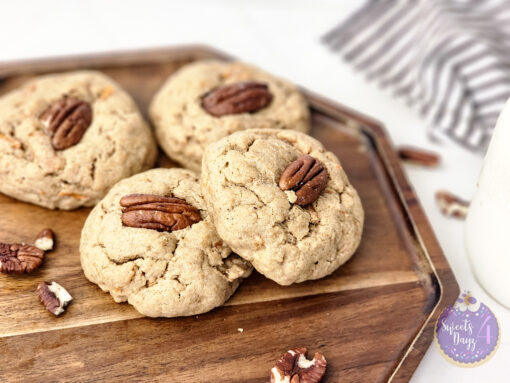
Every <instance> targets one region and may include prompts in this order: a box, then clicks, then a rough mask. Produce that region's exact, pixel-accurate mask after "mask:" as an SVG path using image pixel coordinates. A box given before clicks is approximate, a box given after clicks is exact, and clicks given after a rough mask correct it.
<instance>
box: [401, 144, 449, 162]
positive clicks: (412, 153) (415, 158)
mask: <svg viewBox="0 0 510 383" xmlns="http://www.w3.org/2000/svg"><path fill="white" fill-rule="evenodd" d="M398 156H399V157H400V159H401V160H403V161H409V162H412V163H415V164H418V165H422V166H429V167H435V166H438V165H439V161H440V157H439V155H438V154H437V153H434V152H431V151H428V150H423V149H420V148H416V147H413V146H401V147H400V148H399V149H398Z"/></svg>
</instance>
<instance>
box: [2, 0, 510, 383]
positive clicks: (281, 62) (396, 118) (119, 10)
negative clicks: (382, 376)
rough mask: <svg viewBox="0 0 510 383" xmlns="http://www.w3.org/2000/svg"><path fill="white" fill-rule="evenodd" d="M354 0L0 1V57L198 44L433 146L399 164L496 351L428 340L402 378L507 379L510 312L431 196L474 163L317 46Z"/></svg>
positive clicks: (463, 182)
mask: <svg viewBox="0 0 510 383" xmlns="http://www.w3.org/2000/svg"><path fill="white" fill-rule="evenodd" d="M358 4H360V2H359V1H354V0H351V1H347V0H343V1H336V0H319V1H305V0H292V1H291V0H281V1H275V0H259V1H251V2H250V1H241V0H218V1H196V0H193V1H179V2H172V1H163V0H161V1H155V0H145V1H139V2H135V1H128V0H109V1H100V0H92V1H90V0H89V1H85V0H84V1H77V0H67V1H65V0H60V1H57V0H45V1H37V0H18V1H16V2H2V4H1V6H0V9H1V13H2V16H3V17H2V23H0V43H1V44H0V46H1V47H2V48H1V50H0V61H9V60H19V59H24V58H34V57H48V56H56V55H64V54H65V55H67V54H75V53H87V52H109V51H115V50H125V49H130V50H131V49H136V48H144V47H162V46H168V45H175V44H188V43H201V44H208V45H211V46H213V47H216V48H219V49H221V50H224V51H226V52H228V53H231V54H233V55H235V56H237V57H239V58H242V59H243V60H246V61H250V62H253V63H255V64H257V65H259V66H261V67H263V68H265V69H266V70H269V71H272V72H274V73H276V74H278V75H280V76H283V77H286V78H288V79H290V80H292V81H294V82H296V83H298V84H300V85H303V86H305V87H306V88H309V89H311V90H313V91H315V92H317V93H320V94H322V95H324V96H327V97H329V98H331V99H333V100H335V101H337V102H340V103H343V104H345V105H347V106H349V107H352V108H354V109H357V110H359V111H362V112H363V113H365V114H368V115H370V116H373V117H374V118H376V119H378V120H380V121H382V122H383V123H384V124H385V126H386V128H387V130H388V132H389V134H390V136H391V138H392V140H393V142H394V143H395V144H414V145H418V146H422V147H424V148H430V149H433V150H436V151H440V152H441V155H442V165H441V166H440V168H439V169H434V170H430V169H423V168H419V167H412V166H406V172H407V174H408V176H409V178H410V180H411V182H412V184H413V185H414V187H415V189H416V191H417V194H418V197H419V199H420V201H421V203H422V205H423V207H424V209H425V212H426V213H427V216H428V218H429V219H430V221H431V223H432V226H433V228H434V230H435V232H436V235H437V237H438V239H439V242H440V243H441V246H442V248H443V250H444V252H445V254H446V257H447V259H448V261H449V262H450V265H451V267H452V269H453V271H454V273H455V276H456V277H457V280H458V282H459V285H460V287H461V289H466V290H470V291H471V292H472V293H473V294H474V295H475V296H476V297H477V298H479V299H480V300H481V301H482V302H484V303H485V304H487V305H488V306H489V307H490V308H491V309H492V310H493V312H494V313H495V314H496V316H497V317H498V319H499V322H500V325H501V331H502V338H501V344H500V347H499V350H498V351H497V352H496V354H495V355H494V357H493V358H492V359H491V360H490V361H489V362H487V363H485V364H484V365H482V366H479V367H476V368H461V367H457V366H454V365H452V364H450V363H449V362H447V361H446V360H444V359H443V357H442V356H441V355H440V354H439V352H438V350H437V349H436V347H435V346H434V345H432V346H431V347H430V349H429V351H428V352H427V354H426V355H425V357H424V359H423V361H422V363H421V364H420V366H419V367H418V369H417V371H416V373H415V375H414V377H413V379H412V381H413V382H415V383H417V382H431V381H434V382H436V383H439V382H450V381H454V382H507V381H508V380H509V378H508V372H509V371H510V367H509V365H508V360H509V357H510V338H508V336H507V335H506V334H507V333H508V332H510V310H508V309H505V308H504V307H503V306H500V305H499V304H498V303H496V302H495V301H494V300H492V299H491V298H490V297H489V296H488V295H487V294H486V293H485V292H484V291H483V290H482V289H481V287H480V286H479V284H478V283H477V282H476V281H475V279H474V277H473V274H472V272H471V270H470V267H469V264H468V261H467V258H466V253H465V250H464V246H463V222H462V221H458V220H455V219H449V218H445V217H444V216H442V215H441V214H440V212H439V211H438V209H437V207H436V205H435V202H434V193H435V191H436V190H438V189H440V188H447V189H449V190H451V191H452V192H455V193H457V194H458V195H460V196H462V197H465V198H466V199H469V198H471V196H472V194H473V192H474V188H475V185H476V179H477V177H478V173H479V171H480V167H481V163H482V159H481V158H480V157H479V156H476V155H473V154H470V153H468V152H466V151H464V150H462V149H459V148H457V147H455V146H452V145H450V144H448V145H446V144H445V145H441V146H440V145H438V144H435V143H432V142H430V141H429V140H428V139H427V136H426V128H425V122H424V121H423V120H422V119H420V118H419V117H418V116H417V115H416V114H415V113H414V112H413V111H412V110H410V109H408V108H407V107H406V105H405V104H404V103H403V102H401V101H398V100H395V99H394V98H392V96H391V95H390V94H388V93H385V92H384V91H381V90H380V89H378V88H377V87H376V86H375V85H374V84H373V83H368V82H367V81H365V79H364V78H363V76H362V75H360V74H359V73H356V72H354V71H353V70H352V68H351V67H349V66H348V65H347V64H345V63H344V62H342V61H341V59H340V58H339V57H337V56H335V55H333V54H331V53H330V52H329V51H328V50H327V49H326V48H325V47H324V46H323V45H321V43H320V36H322V35H323V34H324V33H325V32H326V31H328V30H329V29H330V28H332V27H333V26H334V25H335V24H336V23H338V22H339V21H340V20H342V19H343V18H345V17H347V16H348V15H349V13H350V12H352V11H353V10H354V9H355V8H356V6H357V5H358Z"/></svg>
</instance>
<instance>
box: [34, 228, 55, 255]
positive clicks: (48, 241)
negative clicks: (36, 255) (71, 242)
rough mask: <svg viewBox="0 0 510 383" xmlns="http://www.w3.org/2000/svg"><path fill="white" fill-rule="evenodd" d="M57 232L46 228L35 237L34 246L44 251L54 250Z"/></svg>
mask: <svg viewBox="0 0 510 383" xmlns="http://www.w3.org/2000/svg"><path fill="white" fill-rule="evenodd" d="M54 244H55V234H54V233H53V230H51V229H44V230H42V231H41V232H40V233H39V234H37V237H35V242H34V246H35V247H37V248H38V249H41V250H44V251H50V250H53V245H54Z"/></svg>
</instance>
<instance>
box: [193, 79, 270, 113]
mask: <svg viewBox="0 0 510 383" xmlns="http://www.w3.org/2000/svg"><path fill="white" fill-rule="evenodd" d="M272 100H273V95H272V94H271V92H269V87H268V86H267V85H266V84H264V83H261V82H255V81H243V82H236V83H233V84H228V85H224V86H221V87H219V88H216V89H213V90H211V91H210V92H208V93H206V94H205V95H204V96H203V97H202V108H204V109H205V110H206V111H207V112H208V113H209V114H211V115H213V116H215V117H221V116H225V115H227V114H239V113H255V112H257V111H259V110H260V109H262V108H265V107H266V106H268V105H269V104H270V103H271V101H272Z"/></svg>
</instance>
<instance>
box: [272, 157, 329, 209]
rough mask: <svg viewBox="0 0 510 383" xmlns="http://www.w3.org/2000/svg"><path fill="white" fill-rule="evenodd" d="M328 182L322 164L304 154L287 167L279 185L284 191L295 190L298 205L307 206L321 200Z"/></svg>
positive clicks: (327, 176)
mask: <svg viewBox="0 0 510 383" xmlns="http://www.w3.org/2000/svg"><path fill="white" fill-rule="evenodd" d="M328 180H329V175H328V172H327V170H326V169H325V168H324V166H323V165H322V164H321V162H320V161H318V160H316V159H315V158H314V157H312V156H309V155H308V154H302V155H300V156H299V157H298V158H297V160H295V161H294V162H292V163H291V164H290V165H289V166H287V169H285V171H284V172H283V173H282V175H281V177H280V182H279V183H278V184H279V186H280V189H282V190H291V189H292V190H294V191H295V192H296V197H297V199H296V202H295V203H296V205H299V206H305V205H309V204H311V203H312V202H314V201H315V200H316V199H317V198H319V195H320V194H321V193H322V191H323V190H324V189H325V188H326V185H327V184H328Z"/></svg>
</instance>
